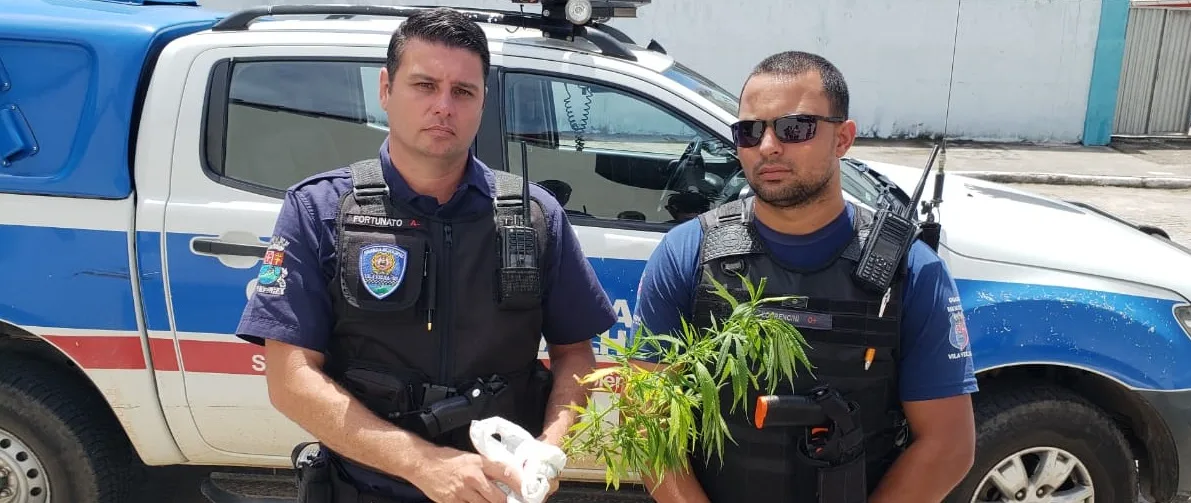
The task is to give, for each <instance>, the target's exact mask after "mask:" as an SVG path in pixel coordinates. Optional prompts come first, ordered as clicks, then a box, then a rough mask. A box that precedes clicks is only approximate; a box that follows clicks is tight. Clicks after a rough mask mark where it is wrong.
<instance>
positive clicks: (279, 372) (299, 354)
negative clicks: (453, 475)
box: [265, 340, 438, 480]
mask: <svg viewBox="0 0 1191 503" xmlns="http://www.w3.org/2000/svg"><path fill="white" fill-rule="evenodd" d="M265 362H266V367H265V380H266V382H267V383H268V388H269V400H270V401H271V402H272V403H273V406H274V407H275V408H277V410H278V411H280V412H281V413H282V414H284V415H285V416H286V417H287V418H289V419H290V420H291V421H294V422H295V423H297V424H298V425H299V426H301V427H302V428H303V429H304V430H306V431H307V432H309V433H310V434H311V435H313V436H314V437H315V438H317V439H318V440H319V442H321V443H323V444H324V445H326V446H327V447H328V448H330V449H331V450H333V451H335V452H338V453H340V454H343V455H344V456H347V457H348V458H351V459H353V460H355V461H357V462H359V463H361V464H363V465H367V466H369V467H371V468H373V469H375V470H378V471H381V472H384V473H390V474H393V475H397V476H399V477H403V478H406V479H410V480H416V479H420V478H422V477H423V475H424V474H425V472H426V470H427V468H428V465H429V463H428V462H427V461H426V460H428V459H430V458H432V457H433V456H434V454H435V452H436V451H437V450H438V449H437V448H436V446H434V445H433V444H430V443H429V442H426V441H425V440H422V439H421V438H419V437H418V436H416V435H413V434H411V433H408V432H406V431H404V430H402V429H400V428H397V427H395V426H393V425H392V424H391V423H389V422H388V421H385V420H383V419H380V418H378V417H377V416H376V415H375V414H373V413H372V411H370V410H368V408H367V407H365V406H364V405H363V404H361V403H360V401H359V400H356V399H355V398H354V397H353V396H352V395H351V394H349V393H348V392H347V391H346V390H344V389H343V388H342V387H341V386H339V385H338V384H337V383H335V381H333V380H331V379H330V378H329V377H327V375H326V374H325V373H323V372H322V370H321V369H322V367H323V363H324V356H323V355H322V353H319V352H317V351H311V350H309V349H305V348H302V347H300V346H295V345H292V344H287V343H285V342H280V341H276V340H266V341H265Z"/></svg>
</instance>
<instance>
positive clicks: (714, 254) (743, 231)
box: [702, 224, 765, 264]
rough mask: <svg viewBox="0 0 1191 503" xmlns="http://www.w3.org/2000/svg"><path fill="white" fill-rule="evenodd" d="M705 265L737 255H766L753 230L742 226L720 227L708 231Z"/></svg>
mask: <svg viewBox="0 0 1191 503" xmlns="http://www.w3.org/2000/svg"><path fill="white" fill-rule="evenodd" d="M706 233H707V238H706V240H705V241H704V244H703V259H702V260H703V263H704V264H706V263H707V262H710V261H712V260H716V259H721V258H724V257H731V256H736V255H751V254H757V253H764V252H765V250H764V249H763V248H762V246H761V240H760V239H758V236H757V235H756V232H755V231H753V228H752V227H750V226H747V225H742V224H728V225H718V226H715V227H712V228H711V229H708V230H707V231H706Z"/></svg>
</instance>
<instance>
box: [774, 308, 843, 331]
mask: <svg viewBox="0 0 1191 503" xmlns="http://www.w3.org/2000/svg"><path fill="white" fill-rule="evenodd" d="M757 312H759V313H760V314H762V315H764V316H771V317H774V318H777V319H779V320H783V321H785V322H787V323H789V324H791V325H794V326H795V327H798V328H814V329H819V330H831V315H830V314H823V313H808V312H806V311H795V310H793V309H777V308H772V307H759V308H757Z"/></svg>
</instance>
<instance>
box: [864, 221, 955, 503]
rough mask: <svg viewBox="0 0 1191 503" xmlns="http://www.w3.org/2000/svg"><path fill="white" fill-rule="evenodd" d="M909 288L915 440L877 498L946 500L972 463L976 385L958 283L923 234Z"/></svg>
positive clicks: (906, 318) (874, 501)
mask: <svg viewBox="0 0 1191 503" xmlns="http://www.w3.org/2000/svg"><path fill="white" fill-rule="evenodd" d="M909 267H910V276H909V278H908V282H907V292H906V294H905V295H904V298H905V301H904V302H905V304H904V305H905V309H904V315H903V320H902V331H903V335H902V347H903V348H904V352H903V354H904V357H903V359H902V361H901V363H900V372H901V375H902V380H901V383H900V384H901V390H900V393H901V398H902V404H903V409H904V410H905V413H906V419H907V421H908V422H909V423H910V430H911V432H912V434H913V442H912V443H911V444H910V447H909V448H907V449H906V451H905V452H904V453H902V455H901V456H900V457H899V458H898V459H897V461H896V462H894V464H893V466H892V467H890V470H889V471H888V472H887V473H886V474H885V477H884V478H883V479H882V480H881V482H880V485H879V486H878V487H877V489H876V491H874V493H873V494H872V496H871V497H870V498H869V501H870V502H871V503H900V502H906V503H910V502H913V503H924V502H926V503H929V502H938V501H942V500H943V498H944V497H946V496H947V494H948V493H949V492H951V490H952V489H954V488H955V486H956V485H958V484H959V482H960V481H961V480H963V478H964V476H966V475H967V473H968V470H969V469H970V468H971V466H972V463H973V458H974V456H975V450H976V427H975V419H974V418H973V411H972V401H971V397H970V396H969V394H970V393H974V392H975V391H976V390H977V386H976V378H975V376H974V374H973V365H972V355H971V346H970V345H969V343H968V340H969V338H968V333H967V326H966V325H965V324H964V319H963V308H962V306H961V304H960V299H959V293H958V289H957V288H956V286H955V281H954V280H953V279H952V278H951V275H950V273H949V272H948V270H947V267H946V264H944V263H943V262H942V261H941V260H939V258H938V256H937V255H935V253H934V252H933V251H932V250H930V248H928V247H926V246H925V245H924V244H922V243H921V242H916V243H915V245H914V248H912V249H911V256H910V263H909Z"/></svg>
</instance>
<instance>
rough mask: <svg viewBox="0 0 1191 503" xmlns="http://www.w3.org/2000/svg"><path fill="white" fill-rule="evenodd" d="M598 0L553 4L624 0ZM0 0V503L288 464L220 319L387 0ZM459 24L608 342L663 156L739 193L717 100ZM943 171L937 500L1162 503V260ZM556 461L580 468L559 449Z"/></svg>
mask: <svg viewBox="0 0 1191 503" xmlns="http://www.w3.org/2000/svg"><path fill="white" fill-rule="evenodd" d="M561 1H563V0H558V2H561ZM585 1H586V0H572V2H571V3H572V4H576V5H572V6H573V7H574V6H577V7H584V6H585V5H584V2H585ZM514 2H516V0H514ZM558 2H547V4H550V5H553V4H554V3H558ZM613 3H614V4H617V5H618V8H617V9H615V10H614V11H602V10H600V9H599V8H598V5H597V8H596V9H595V11H594V12H593V11H592V10H590V9H589V10H587V11H585V10H584V9H582V8H574V9H566V12H567V13H569V15H580V16H584V17H587V16H591V15H594V16H595V17H597V18H599V17H603V16H607V17H616V16H618V15H623V14H626V13H627V14H630V15H631V14H633V13H634V12H635V11H636V9H637V7H642V6H643V4H646V3H648V2H646V1H619V2H613ZM597 4H598V2H597ZM586 7H591V4H590V3H587V4H586ZM547 8H551V7H549V6H548V7H547ZM560 10H561V9H560ZM0 12H2V14H0V34H2V35H0V503H44V502H47V501H53V502H55V503H57V502H62V501H65V502H70V503H115V502H119V501H123V500H122V498H123V497H124V495H125V493H124V492H123V491H125V490H127V488H128V486H129V481H130V480H133V475H134V474H135V473H137V471H138V469H139V468H140V467H142V466H143V465H181V464H190V465H213V466H220V467H225V466H226V467H259V468H271V467H272V468H288V467H289V466H290V452H291V449H292V448H293V447H294V446H295V445H296V444H298V443H300V442H303V441H306V440H310V439H309V437H308V435H307V434H306V433H305V432H304V431H303V430H302V429H300V428H298V427H297V426H296V425H295V424H293V423H291V422H289V421H288V420H286V419H285V418H284V417H283V416H281V415H280V414H279V413H278V412H277V411H276V410H274V409H273V408H272V407H271V406H270V403H269V399H268V397H267V394H266V389H265V381H264V378H263V372H264V360H263V357H262V354H261V349H260V348H258V347H256V346H253V345H249V344H247V343H245V342H242V341H240V340H239V339H237V338H236V337H235V336H234V335H233V333H232V332H233V331H234V330H235V328H236V325H237V321H238V320H239V317H240V314H241V311H242V309H243V307H244V304H245V302H246V300H247V298H248V295H249V294H250V292H252V291H253V290H254V287H255V284H254V282H255V281H256V277H257V270H258V269H259V267H260V266H261V260H262V256H263V254H264V253H265V251H266V248H267V246H268V244H269V243H268V236H269V235H270V233H271V231H272V227H273V224H274V219H275V218H276V216H277V212H278V209H279V207H280V204H281V196H282V194H283V192H284V190H285V189H286V188H287V187H288V186H290V185H291V184H293V183H295V182H297V181H298V180H301V179H303V178H305V177H307V176H308V175H310V174H313V173H315V172H319V171H324V170H328V169H332V168H334V167H338V166H342V165H345V164H347V163H350V162H352V161H355V160H358V159H362V158H366V157H370V156H374V155H375V154H376V151H377V148H378V146H379V144H380V142H381V140H382V138H383V137H384V135H385V134H386V124H385V122H384V121H385V119H384V117H385V116H384V114H383V113H382V111H381V108H380V105H379V103H378V97H377V94H378V93H377V90H376V87H375V86H376V83H377V80H378V77H377V75H378V72H379V70H380V68H381V67H382V65H383V64H384V60H385V50H386V45H387V42H388V40H389V35H390V34H391V32H392V31H393V30H394V28H395V27H396V26H397V25H398V24H399V23H400V22H401V18H402V16H405V15H408V14H409V13H410V12H412V11H411V8H399V7H377V6H372V7H364V6H350V5H348V6H343V5H341V6H277V7H273V8H272V10H270V8H252V9H248V10H245V11H240V12H234V13H226V12H215V11H211V10H208V9H205V8H203V7H201V6H199V5H197V4H196V3H195V2H193V1H190V0H154V1H150V0H0ZM585 12H586V14H584V13H585ZM647 12H648V9H647V8H645V9H642V12H641V13H642V14H647ZM556 14H557V13H556ZM475 15H476V17H475V19H477V20H480V21H482V25H483V26H484V29H485V31H486V32H487V35H488V37H489V40H490V44H491V51H492V65H493V68H494V71H493V72H492V73H491V79H490V81H489V82H488V93H489V94H488V98H487V102H486V103H487V109H486V111H485V116H484V122H483V125H482V126H481V129H480V132H479V135H478V137H477V139H476V142H475V145H474V148H475V152H476V153H477V154H478V156H479V157H480V158H481V159H482V160H483V161H485V162H486V163H487V164H488V165H489V166H491V167H492V168H494V169H500V170H512V171H515V172H521V169H522V162H521V150H520V148H519V147H517V146H518V145H520V143H521V142H528V143H529V146H528V148H527V152H528V153H527V159H526V161H527V162H526V164H527V166H528V168H527V169H528V174H529V176H530V177H531V179H532V180H534V181H535V182H538V183H541V184H542V185H544V186H547V187H549V188H551V189H552V190H553V191H554V192H555V194H557V195H558V196H559V199H560V202H562V203H564V204H565V207H566V208H567V210H568V213H569V215H570V216H569V218H570V220H571V222H572V224H573V225H574V227H575V230H576V232H577V234H578V236H579V239H580V240H581V242H582V246H583V249H584V250H585V252H586V253H587V255H588V256H589V257H590V260H591V263H592V264H593V266H594V268H595V271H596V272H597V273H598V275H599V279H600V281H601V282H602V284H603V287H604V288H605V289H606V291H607V293H608V294H609V296H610V297H611V298H612V299H613V301H614V303H615V306H616V310H617V312H618V313H619V314H620V321H619V322H618V323H617V324H616V325H615V326H614V327H613V328H612V329H611V330H610V331H609V332H608V333H607V334H604V335H605V337H607V338H609V339H611V340H615V341H621V342H623V341H624V340H625V338H626V337H627V332H628V329H629V324H630V323H631V313H632V308H633V302H634V298H635V296H636V291H635V290H636V287H637V284H638V279H639V277H640V274H641V271H642V269H643V267H644V264H645V260H646V259H647V258H648V257H649V255H650V253H651V251H652V250H653V249H654V247H655V246H656V244H657V243H658V240H659V239H660V238H661V236H662V235H663V234H664V233H665V232H666V231H667V230H668V229H669V228H671V226H673V225H674V224H673V223H671V221H672V218H673V217H672V215H671V214H670V213H668V212H667V210H666V207H667V204H666V202H667V197H668V195H669V194H670V193H671V191H670V190H669V188H671V183H672V181H673V180H674V179H681V178H685V177H687V175H688V174H689V173H690V171H685V170H683V169H679V168H680V166H688V165H689V163H688V162H687V161H689V159H688V158H689V156H684V151H686V150H687V149H688V146H691V145H697V147H696V150H699V151H700V153H701V154H702V168H703V171H704V173H703V175H702V177H701V179H700V180H697V182H698V184H699V186H700V187H702V188H703V189H705V190H711V191H714V192H716V193H717V194H719V195H722V196H723V197H724V199H722V200H727V199H729V198H731V197H735V196H736V195H738V194H739V192H740V190H741V187H742V185H743V177H742V175H741V171H740V166H739V163H738V161H737V160H736V158H735V156H734V154H733V151H732V148H731V142H730V138H731V135H730V132H729V124H730V123H731V122H732V121H733V120H735V114H736V107H737V100H736V97H735V93H732V92H729V91H727V90H724V89H722V88H720V87H718V86H717V85H716V84H714V83H712V82H709V81H708V80H707V79H705V78H703V77H701V76H700V75H698V74H697V73H695V72H693V71H692V70H690V69H689V68H687V67H685V66H683V65H682V64H681V63H680V62H677V61H675V60H674V59H672V58H671V57H670V56H668V55H667V54H666V52H665V49H664V48H663V46H662V44H660V43H658V42H656V41H651V42H650V43H648V44H642V43H637V42H634V41H633V40H631V39H630V38H629V37H627V36H625V35H624V34H623V33H621V32H619V31H618V30H615V29H614V28H612V26H611V25H610V24H608V23H600V22H597V21H606V19H596V21H591V20H588V19H573V20H567V19H563V18H562V17H560V16H559V15H553V16H547V15H543V14H540V13H533V14H527V13H522V12H517V9H516V8H512V9H510V12H509V13H507V14H498V13H495V12H491V11H476V14H475ZM692 140H697V141H692ZM680 161H681V162H680ZM924 162H925V159H924ZM842 170H843V176H844V180H845V191H846V192H847V194H848V197H849V198H850V199H851V200H852V201H854V202H856V203H859V204H865V205H874V204H876V203H877V202H878V201H880V200H881V198H883V197H886V195H891V196H892V197H894V198H897V199H899V200H900V201H902V202H903V203H908V197H907V194H909V193H912V192H914V189H915V186H916V184H917V183H918V181H919V178H920V175H921V172H922V171H921V169H919V168H913V167H901V166H893V165H887V164H881V163H875V162H864V161H862V160H855V159H848V160H846V161H845V162H844V163H842ZM933 185H934V182H933V177H931V179H930V180H928V181H927V185H926V186H925V192H924V193H925V194H933V193H934V188H933ZM944 185H945V187H944V188H943V190H942V191H941V194H942V196H943V197H942V204H941V206H940V207H939V210H938V217H939V222H940V223H941V224H942V236H941V240H940V241H941V242H940V243H939V253H940V255H941V256H942V258H943V259H944V260H945V261H946V262H947V264H948V266H949V267H950V270H951V271H952V273H953V275H954V276H955V278H956V281H957V284H958V286H959V289H960V292H961V297H962V304H963V309H964V316H965V317H966V320H967V328H968V335H969V337H968V338H969V340H970V344H969V343H967V342H966V341H963V340H957V341H955V344H956V350H957V351H959V352H962V351H971V354H972V356H973V359H974V361H975V365H976V370H977V372H978V377H979V381H980V387H981V391H980V392H979V393H978V394H977V395H976V396H975V402H976V407H977V421H978V432H979V448H978V452H977V459H976V463H975V466H974V467H973V469H972V470H971V473H970V475H969V477H968V479H966V480H965V481H964V482H963V483H962V484H961V485H960V487H958V488H957V489H956V491H955V493H954V494H953V495H952V498H953V500H952V501H957V502H958V501H963V502H978V501H1092V499H1091V496H1092V494H1093V493H1095V494H1098V495H1101V497H1102V498H1103V495H1105V494H1116V495H1117V496H1118V497H1119V498H1128V497H1129V495H1131V494H1137V493H1140V494H1143V495H1145V497H1147V499H1149V500H1150V501H1154V502H1168V501H1185V500H1187V499H1188V497H1191V333H1189V332H1191V303H1189V301H1188V299H1191V251H1189V250H1188V249H1187V248H1185V247H1182V246H1179V245H1178V244H1176V243H1173V242H1171V241H1170V240H1169V239H1168V238H1166V237H1165V236H1164V235H1163V233H1162V232H1161V230H1160V229H1154V228H1151V227H1142V226H1136V225H1133V224H1130V223H1127V222H1123V221H1121V220H1119V219H1116V218H1114V217H1113V216H1111V215H1108V214H1105V213H1103V212H1101V211H1099V210H1097V209H1095V208H1093V207H1090V206H1087V205H1083V204H1075V203H1071V202H1064V201H1059V200H1054V199H1050V198H1046V197H1041V196H1038V195H1034V194H1030V193H1027V192H1022V191H1020V190H1016V189H1013V188H1009V187H1006V186H1002V185H997V184H994V183H988V182H984V181H980V180H976V179H971V178H965V177H962V176H956V175H947V176H946V178H945V184H944ZM594 346H595V349H596V351H597V353H598V355H599V357H600V359H601V360H602V361H608V357H609V356H610V355H611V353H610V351H611V350H610V349H609V348H608V347H607V346H606V345H604V344H601V343H600V342H599V341H596V342H594ZM542 357H543V358H546V354H545V353H544V352H543V353H542ZM565 477H566V479H567V480H568V481H584V480H587V481H595V482H602V481H603V472H602V470H600V469H599V465H597V464H595V463H591V462H584V461H579V462H577V463H574V464H573V466H572V467H571V468H569V469H568V471H567V472H566V474H565ZM196 489H197V488H196ZM1083 496H1087V497H1086V499H1085V498H1084V497H1083ZM1064 498H1067V499H1064ZM1124 501H1131V500H1129V499H1118V500H1116V501H1114V502H1113V503H1119V502H1124Z"/></svg>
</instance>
